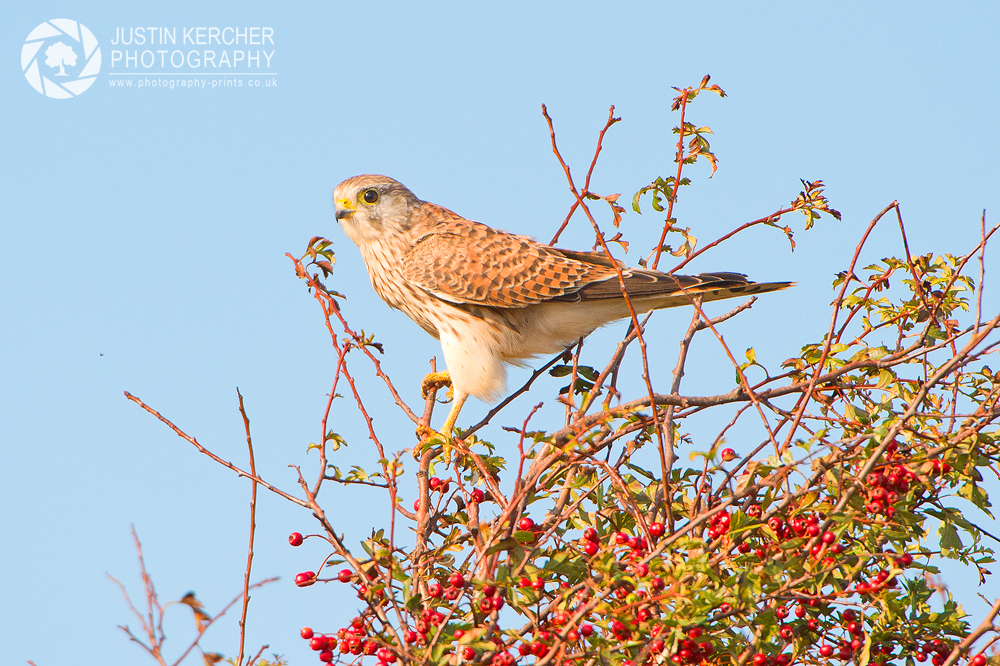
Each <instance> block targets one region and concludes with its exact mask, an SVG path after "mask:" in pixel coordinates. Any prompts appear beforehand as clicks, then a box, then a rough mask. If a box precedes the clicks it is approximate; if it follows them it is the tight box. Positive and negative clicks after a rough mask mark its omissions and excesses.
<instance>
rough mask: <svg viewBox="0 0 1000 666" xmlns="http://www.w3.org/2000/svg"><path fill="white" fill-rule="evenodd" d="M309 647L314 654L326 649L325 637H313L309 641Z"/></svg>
mask: <svg viewBox="0 0 1000 666" xmlns="http://www.w3.org/2000/svg"><path fill="white" fill-rule="evenodd" d="M309 647H310V648H311V649H313V650H315V651H316V652H319V651H321V650H325V649H326V636H315V637H313V639H312V640H311V641H309Z"/></svg>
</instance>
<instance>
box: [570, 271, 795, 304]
mask: <svg viewBox="0 0 1000 666" xmlns="http://www.w3.org/2000/svg"><path fill="white" fill-rule="evenodd" d="M623 275H624V278H625V288H626V290H627V291H628V294H629V298H630V299H632V300H634V301H638V302H639V303H641V304H642V305H643V306H644V307H643V308H642V309H643V310H652V309H659V308H674V307H680V306H683V305H690V304H691V301H692V299H694V297H695V296H700V297H701V299H702V300H703V301H719V300H722V299H725V298H739V297H741V296H754V295H756V294H764V293H767V292H769V291H779V290H781V289H787V288H788V287H792V286H794V285H795V283H794V282H753V281H752V280H749V279H747V276H746V275H743V274H742V273H701V274H700V275H671V274H669V273H661V272H659V271H650V270H645V269H635V268H633V269H626V270H625V271H624V272H623ZM621 297H622V291H621V285H620V283H619V281H618V279H617V276H615V277H613V278H610V279H607V280H601V281H599V282H592V283H590V284H588V285H586V286H585V287H583V288H582V289H580V290H578V291H576V292H573V293H571V294H565V295H563V296H560V297H558V298H557V299H555V300H562V301H577V302H579V301H595V300H605V299H612V298H613V299H618V298H621Z"/></svg>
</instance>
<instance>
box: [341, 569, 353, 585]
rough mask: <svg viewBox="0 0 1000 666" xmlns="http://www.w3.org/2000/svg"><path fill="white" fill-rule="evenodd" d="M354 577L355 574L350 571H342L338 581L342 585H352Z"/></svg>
mask: <svg viewBox="0 0 1000 666" xmlns="http://www.w3.org/2000/svg"><path fill="white" fill-rule="evenodd" d="M353 577H354V572H353V571H351V570H350V569H341V570H340V573H338V574H337V580H339V581H340V582H341V583H350V582H351V578H353Z"/></svg>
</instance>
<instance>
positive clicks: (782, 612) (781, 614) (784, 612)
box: [774, 606, 788, 620]
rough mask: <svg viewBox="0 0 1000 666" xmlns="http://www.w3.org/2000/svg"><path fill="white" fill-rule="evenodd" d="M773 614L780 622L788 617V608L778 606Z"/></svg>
mask: <svg viewBox="0 0 1000 666" xmlns="http://www.w3.org/2000/svg"><path fill="white" fill-rule="evenodd" d="M774 612H775V614H776V615H777V616H778V619H780V620H784V619H785V618H786V617H788V607H787V606H779V607H778V608H776V609H775V611H774Z"/></svg>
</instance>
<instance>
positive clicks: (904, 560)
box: [896, 553, 913, 567]
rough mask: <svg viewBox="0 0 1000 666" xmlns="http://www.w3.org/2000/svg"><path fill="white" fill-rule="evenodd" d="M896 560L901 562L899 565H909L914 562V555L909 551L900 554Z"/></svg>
mask: <svg viewBox="0 0 1000 666" xmlns="http://www.w3.org/2000/svg"><path fill="white" fill-rule="evenodd" d="M896 561H897V562H899V566H901V567H908V566H910V565H911V564H913V556H912V555H910V554H909V553H904V554H902V555H900V556H899V559H897V560H896Z"/></svg>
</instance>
